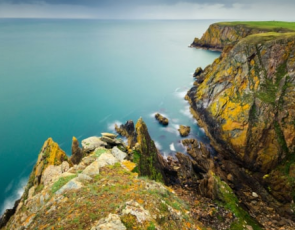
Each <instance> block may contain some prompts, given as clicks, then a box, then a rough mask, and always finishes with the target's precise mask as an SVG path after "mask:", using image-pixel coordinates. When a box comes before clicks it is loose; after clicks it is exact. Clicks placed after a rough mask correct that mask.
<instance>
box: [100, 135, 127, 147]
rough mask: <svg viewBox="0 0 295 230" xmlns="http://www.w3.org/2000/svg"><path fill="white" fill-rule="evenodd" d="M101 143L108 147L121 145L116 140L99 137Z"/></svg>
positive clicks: (120, 142)
mask: <svg viewBox="0 0 295 230" xmlns="http://www.w3.org/2000/svg"><path fill="white" fill-rule="evenodd" d="M100 139H101V140H102V141H104V142H106V143H107V144H109V145H119V144H122V141H120V140H118V139H113V138H110V137H104V136H103V137H101V138H100Z"/></svg>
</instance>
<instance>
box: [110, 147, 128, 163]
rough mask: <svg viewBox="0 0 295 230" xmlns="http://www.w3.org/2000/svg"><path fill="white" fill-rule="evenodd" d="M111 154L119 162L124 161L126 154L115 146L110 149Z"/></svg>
mask: <svg viewBox="0 0 295 230" xmlns="http://www.w3.org/2000/svg"><path fill="white" fill-rule="evenodd" d="M112 154H113V156H114V157H116V158H117V159H118V160H119V161H122V160H125V158H126V157H127V153H125V152H123V151H121V150H120V149H119V148H118V147H117V146H115V147H114V148H113V149H112Z"/></svg>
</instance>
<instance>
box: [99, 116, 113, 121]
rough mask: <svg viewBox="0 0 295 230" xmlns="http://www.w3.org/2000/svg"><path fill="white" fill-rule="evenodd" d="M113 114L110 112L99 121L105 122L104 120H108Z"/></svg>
mask: <svg viewBox="0 0 295 230" xmlns="http://www.w3.org/2000/svg"><path fill="white" fill-rule="evenodd" d="M111 116H112V114H109V115H107V116H106V117H104V118H103V119H101V120H100V121H99V123H102V122H104V121H106V120H107V119H108V118H109V117H111Z"/></svg>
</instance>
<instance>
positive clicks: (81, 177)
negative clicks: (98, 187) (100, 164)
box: [77, 173, 92, 182]
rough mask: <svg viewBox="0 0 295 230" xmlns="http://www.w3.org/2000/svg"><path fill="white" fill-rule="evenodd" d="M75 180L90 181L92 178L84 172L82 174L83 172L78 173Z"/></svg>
mask: <svg viewBox="0 0 295 230" xmlns="http://www.w3.org/2000/svg"><path fill="white" fill-rule="evenodd" d="M77 180H78V181H80V182H83V181H91V180H92V178H91V177H90V176H88V175H86V174H83V173H80V174H79V175H78V177H77Z"/></svg>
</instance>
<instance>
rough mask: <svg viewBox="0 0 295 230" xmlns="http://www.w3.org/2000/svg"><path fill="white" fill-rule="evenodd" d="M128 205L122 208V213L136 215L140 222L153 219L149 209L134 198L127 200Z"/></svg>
mask: <svg viewBox="0 0 295 230" xmlns="http://www.w3.org/2000/svg"><path fill="white" fill-rule="evenodd" d="M125 204H126V207H125V208H124V209H123V210H122V215H128V214H131V215H133V216H135V217H136V219H137V222H138V223H142V222H144V221H150V220H152V216H151V214H150V213H149V211H148V210H145V209H144V208H143V207H142V206H141V205H140V204H139V203H137V202H136V201H134V200H131V201H127V202H126V203H125Z"/></svg>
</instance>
